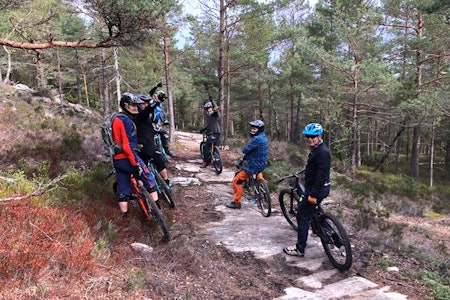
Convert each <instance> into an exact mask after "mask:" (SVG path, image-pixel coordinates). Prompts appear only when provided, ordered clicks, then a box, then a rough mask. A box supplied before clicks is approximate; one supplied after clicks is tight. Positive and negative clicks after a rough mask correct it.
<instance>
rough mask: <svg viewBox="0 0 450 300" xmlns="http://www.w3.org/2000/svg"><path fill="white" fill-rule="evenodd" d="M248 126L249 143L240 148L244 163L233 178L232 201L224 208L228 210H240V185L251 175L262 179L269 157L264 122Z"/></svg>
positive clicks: (254, 122)
mask: <svg viewBox="0 0 450 300" xmlns="http://www.w3.org/2000/svg"><path fill="white" fill-rule="evenodd" d="M249 124H250V128H251V129H250V135H251V137H252V138H251V140H250V142H249V143H248V144H247V145H245V146H244V148H242V153H243V154H244V156H243V158H242V161H241V163H240V164H241V165H242V163H243V161H245V162H246V164H245V165H244V167H243V168H242V170H241V171H239V172H238V173H237V174H236V175H235V176H234V178H233V190H234V196H233V198H234V199H233V201H232V202H231V203H229V204H227V205H226V206H227V207H229V208H235V209H239V208H241V198H242V190H243V186H242V183H243V182H245V180H247V179H248V178H250V176H251V175H252V174H257V178H258V179H264V177H263V174H262V171H264V169H265V168H266V167H267V164H268V162H267V160H268V156H269V140H268V139H267V136H266V134H265V133H264V122H263V121H261V120H255V121H252V122H250V123H249Z"/></svg>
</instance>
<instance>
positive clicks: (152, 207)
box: [139, 186, 170, 242]
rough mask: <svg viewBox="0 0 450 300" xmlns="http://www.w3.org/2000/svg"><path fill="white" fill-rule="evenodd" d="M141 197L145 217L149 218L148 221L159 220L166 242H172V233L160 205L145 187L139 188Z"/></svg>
mask: <svg viewBox="0 0 450 300" xmlns="http://www.w3.org/2000/svg"><path fill="white" fill-rule="evenodd" d="M139 196H140V197H141V199H142V201H143V203H144V207H142V206H141V209H142V211H143V212H144V215H145V216H146V217H147V219H148V220H151V219H153V218H155V219H156V220H157V222H158V225H159V227H161V231H162V233H163V237H164V240H165V241H166V242H168V241H169V240H170V233H169V227H168V226H167V222H166V218H165V217H164V214H163V212H162V211H161V210H160V209H159V208H158V205H156V203H155V201H153V199H152V197H151V196H150V194H149V193H148V192H147V190H146V189H145V187H143V186H140V187H139ZM150 216H151V217H150Z"/></svg>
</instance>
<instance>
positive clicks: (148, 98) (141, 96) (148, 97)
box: [137, 94, 152, 102]
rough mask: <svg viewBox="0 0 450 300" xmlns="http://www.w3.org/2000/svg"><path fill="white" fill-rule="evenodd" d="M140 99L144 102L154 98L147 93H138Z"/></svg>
mask: <svg viewBox="0 0 450 300" xmlns="http://www.w3.org/2000/svg"><path fill="white" fill-rule="evenodd" d="M137 97H138V99H139V100H142V101H144V102H150V101H151V100H152V98H151V97H150V96H147V95H145V94H139V95H137Z"/></svg>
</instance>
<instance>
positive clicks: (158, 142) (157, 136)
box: [155, 132, 169, 162]
mask: <svg viewBox="0 0 450 300" xmlns="http://www.w3.org/2000/svg"><path fill="white" fill-rule="evenodd" d="M155 145H156V149H158V150H159V151H160V152H161V155H162V157H163V159H164V161H166V162H167V161H168V160H169V156H168V155H167V153H166V150H164V147H163V144H162V140H161V134H160V133H159V132H155Z"/></svg>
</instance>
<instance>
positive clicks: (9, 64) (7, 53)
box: [3, 46, 11, 83]
mask: <svg viewBox="0 0 450 300" xmlns="http://www.w3.org/2000/svg"><path fill="white" fill-rule="evenodd" d="M3 50H5V52H6V57H7V60H8V67H7V68H6V74H5V79H3V82H4V83H7V82H9V80H10V76H11V53H10V52H9V50H8V48H6V46H3Z"/></svg>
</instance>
